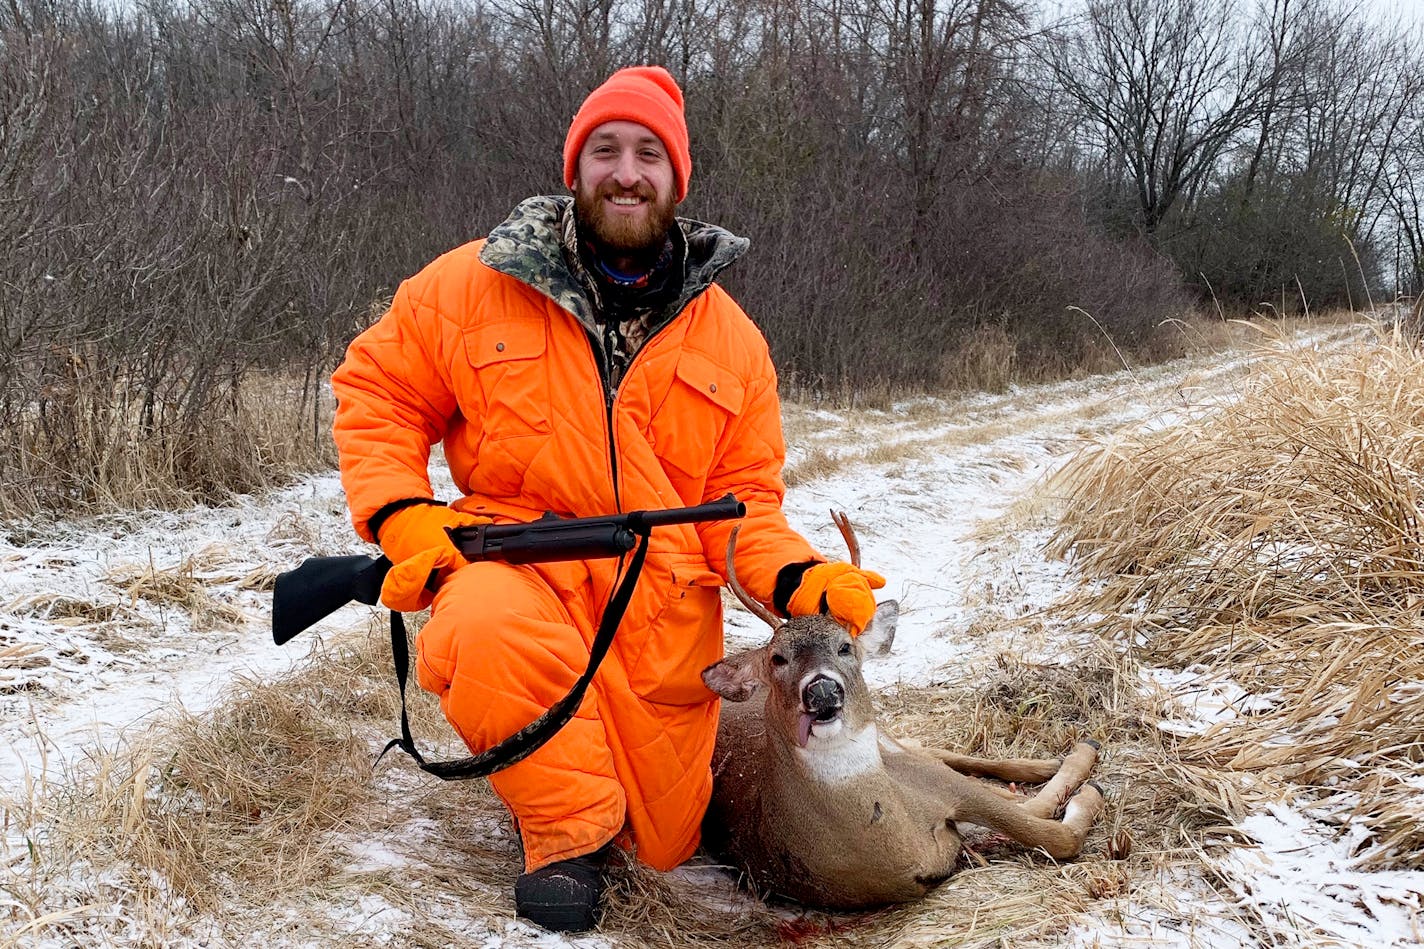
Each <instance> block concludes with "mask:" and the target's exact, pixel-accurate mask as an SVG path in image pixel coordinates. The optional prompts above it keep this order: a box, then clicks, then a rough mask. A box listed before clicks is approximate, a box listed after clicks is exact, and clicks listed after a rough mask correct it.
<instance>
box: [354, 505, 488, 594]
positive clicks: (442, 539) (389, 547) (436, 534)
mask: <svg viewBox="0 0 1424 949" xmlns="http://www.w3.org/2000/svg"><path fill="white" fill-rule="evenodd" d="M488 523H490V519H489V518H487V517H480V516H479V515H476V514H464V513H462V512H460V511H456V510H454V509H452V508H448V507H445V506H443V505H439V504H413V505H411V506H410V507H406V508H401V509H400V510H399V511H397V512H395V513H394V514H392V515H391V516H390V517H389V518H387V519H386V522H385V523H384V524H382V525H381V533H380V536H379V537H378V538H377V539H378V540H379V541H380V542H381V550H383V551H385V554H386V557H388V558H389V559H390V561H391V563H392V564H394V566H392V567H391V570H390V572H389V573H387V574H386V579H385V581H384V582H383V583H382V584H381V602H382V603H384V604H385V605H386V606H387V607H389V608H390V609H393V610H396V611H398V612H401V613H414V612H416V611H417V610H423V609H425V608H426V607H427V606H429V605H430V601H431V600H433V599H434V598H435V591H434V587H435V585H436V584H434V583H431V580H432V574H434V575H435V577H434V579H436V580H443V579H444V577H445V575H446V574H447V573H449V572H450V571H452V570H456V569H458V568H460V567H463V566H464V565H465V564H466V563H468V562H469V561H467V560H465V558H464V557H462V556H460V552H459V551H458V550H456V549H455V545H454V544H452V543H450V536H449V535H448V534H446V533H445V528H447V527H464V526H467V525H472V524H488Z"/></svg>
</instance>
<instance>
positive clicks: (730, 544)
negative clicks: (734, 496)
mask: <svg viewBox="0 0 1424 949" xmlns="http://www.w3.org/2000/svg"><path fill="white" fill-rule="evenodd" d="M741 529H742V525H740V524H738V525H737V526H736V527H734V528H732V536H731V537H728V538H727V586H728V587H730V588H731V590H732V592H733V593H735V594H736V595H737V599H738V600H741V601H742V605H743V606H745V607H746V608H747V609H748V610H749V611H750V612H751V614H752V615H753V616H755V617H757V618H758V619H760V620H761V621H762V622H763V623H766V624H767V625H768V626H770V627H771V628H772V629H773V630H775V629H780V628H781V617H779V616H777V615H776V614H775V613H773V612H772V611H771V610H769V609H767V608H766V607H764V606H762V605H761V604H760V603H758V602H757V601H756V600H754V599H752V595H751V594H750V593H748V592H747V591H746V590H745V589H744V588H743V587H742V585H741V583H739V582H738V581H737V568H736V567H734V566H732V555H733V553H734V552H735V551H736V549H737V534H738V533H740V532H741Z"/></svg>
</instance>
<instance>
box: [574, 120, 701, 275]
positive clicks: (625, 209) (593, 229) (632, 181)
mask: <svg viewBox="0 0 1424 949" xmlns="http://www.w3.org/2000/svg"><path fill="white" fill-rule="evenodd" d="M676 206H677V177H676V175H675V174H674V172H673V168H672V161H671V160H670V159H669V158H668V153H667V148H666V147H664V145H663V143H662V140H661V139H660V138H658V137H657V136H656V135H654V134H653V133H652V131H651V130H650V129H648V128H646V127H645V126H642V125H639V124H638V123H636V122H626V121H621V120H620V121H616V122H605V123H603V124H602V125H600V126H599V127H598V128H596V129H594V130H593V132H591V133H590V134H589V136H588V139H587V140H585V141H584V143H583V148H582V149H581V150H580V151H579V158H578V171H577V173H576V174H575V176H574V210H575V213H576V214H577V215H578V223H579V226H580V228H581V229H582V230H583V232H584V233H585V234H587V235H590V236H592V237H593V239H594V240H595V242H597V243H598V244H600V245H601V246H602V247H604V248H606V249H608V250H611V251H614V252H618V253H625V254H630V255H636V254H639V253H642V252H647V251H652V250H655V249H658V248H661V247H662V245H663V241H664V239H665V238H666V236H667V232H668V229H669V228H671V227H672V226H673V218H674V213H675V209H676Z"/></svg>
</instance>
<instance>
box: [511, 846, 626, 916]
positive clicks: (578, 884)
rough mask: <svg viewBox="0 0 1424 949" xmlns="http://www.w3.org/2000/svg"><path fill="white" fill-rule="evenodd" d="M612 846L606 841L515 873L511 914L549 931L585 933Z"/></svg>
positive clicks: (595, 910) (595, 909) (595, 912)
mask: <svg viewBox="0 0 1424 949" xmlns="http://www.w3.org/2000/svg"><path fill="white" fill-rule="evenodd" d="M612 847H613V844H612V843H607V844H604V845H603V846H602V847H600V848H599V849H598V850H595V851H594V852H593V853H586V854H584V855H582V856H579V857H570V858H569V859H568V860H556V861H554V862H553V863H551V864H549V865H547V866H543V867H540V868H539V869H537V870H535V871H534V872H533V873H521V874H519V879H517V880H515V881H514V911H515V913H516V914H518V915H519V916H522V917H523V918H524V919H527V920H529V921H530V922H531V923H533V924H534V925H536V926H539V927H541V928H543V929H547V930H549V931H551V932H559V933H582V932H588V931H589V930H590V929H592V928H593V927H594V925H595V924H596V923H597V922H598V918H597V917H598V911H599V909H600V908H601V905H602V903H603V884H604V879H603V873H604V869H605V868H606V867H607V864H608V857H609V854H610V853H611V852H612V849H611V848H612Z"/></svg>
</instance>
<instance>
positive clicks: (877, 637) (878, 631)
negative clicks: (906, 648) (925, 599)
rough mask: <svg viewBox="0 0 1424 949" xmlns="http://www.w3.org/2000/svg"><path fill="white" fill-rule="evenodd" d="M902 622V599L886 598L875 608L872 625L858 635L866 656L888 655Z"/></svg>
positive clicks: (858, 640) (863, 653)
mask: <svg viewBox="0 0 1424 949" xmlns="http://www.w3.org/2000/svg"><path fill="white" fill-rule="evenodd" d="M899 624H900V601H899V600H886V601H884V602H883V603H881V604H880V605H879V606H877V607H876V608H875V615H874V616H873V617H871V619H870V625H869V626H867V627H865V631H864V632H863V633H861V634H860V635H859V636H857V637H856V643H857V644H858V645H859V646H860V648H861V649H862V650H863V652H862V655H866V656H888V655H890V646H891V644H892V643H894V642H895V629H896V627H897V626H899Z"/></svg>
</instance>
